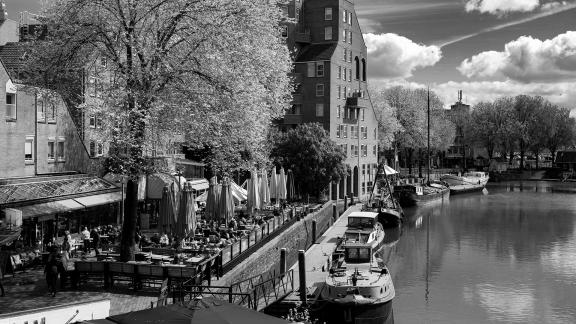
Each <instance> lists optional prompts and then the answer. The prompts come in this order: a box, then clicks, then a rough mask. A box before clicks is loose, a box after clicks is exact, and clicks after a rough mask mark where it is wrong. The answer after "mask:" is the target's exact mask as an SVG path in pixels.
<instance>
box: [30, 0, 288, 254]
mask: <svg viewBox="0 0 576 324" xmlns="http://www.w3.org/2000/svg"><path fill="white" fill-rule="evenodd" d="M46 17H47V18H46V19H45V21H44V23H45V24H47V26H48V36H47V39H46V40H44V41H40V42H37V43H36V44H35V45H34V53H33V55H30V57H31V58H32V60H33V61H32V62H30V64H29V65H28V66H29V67H30V75H31V76H32V78H34V80H35V84H37V85H41V86H46V87H48V88H57V89H58V90H60V91H65V88H66V84H65V83H62V82H59V81H61V80H62V78H63V77H65V76H69V75H70V74H73V73H77V71H79V70H82V69H83V68H84V67H85V66H86V64H87V63H88V61H89V60H90V59H93V58H94V57H98V58H103V59H106V61H107V62H108V63H107V65H108V71H109V75H108V76H107V77H106V82H105V84H104V85H103V87H102V97H103V99H102V101H103V104H102V105H99V107H98V109H100V110H102V111H103V113H104V114H105V116H106V118H105V120H107V121H108V123H107V124H106V125H105V126H107V130H108V132H109V138H110V139H111V141H112V143H113V144H114V147H115V149H114V150H111V152H110V154H109V155H110V163H109V165H110V166H111V168H112V169H113V170H114V171H115V172H117V173H121V174H124V175H126V176H128V178H129V181H128V185H127V194H126V208H125V216H124V224H123V231H122V244H121V259H122V260H123V261H126V260H130V259H133V258H134V247H135V245H134V233H135V225H136V218H137V210H136V206H137V191H138V190H137V189H138V188H137V186H138V184H137V177H138V176H140V175H141V174H143V173H146V172H149V171H150V170H149V168H150V167H151V166H150V165H149V163H148V162H147V159H146V156H147V154H146V151H147V150H148V149H149V148H150V147H151V146H152V145H153V144H156V143H160V144H162V143H170V139H172V138H173V137H175V136H177V135H183V136H184V137H185V138H186V143H185V144H186V145H187V146H189V147H204V146H206V145H207V146H209V147H211V148H213V150H214V151H215V152H218V154H217V155H216V158H215V161H214V162H216V164H217V163H218V162H221V164H220V167H221V169H225V168H230V167H231V166H230V165H228V164H225V163H224V162H225V161H228V159H229V158H230V157H231V156H234V157H235V158H236V159H237V161H242V160H243V158H242V157H239V155H240V152H243V151H249V152H251V153H253V156H258V155H259V153H258V152H259V151H260V150H261V148H262V147H263V145H264V144H263V143H264V142H265V134H266V133H267V129H268V127H269V125H270V121H271V119H272V118H275V117H279V116H280V115H281V114H282V112H283V109H284V108H285V107H287V106H288V102H289V98H290V97H289V96H290V92H291V89H290V88H291V87H290V80H289V78H288V73H289V71H290V70H291V61H290V57H289V52H288V49H287V48H286V46H285V44H284V41H283V40H282V39H281V37H280V32H281V31H280V26H279V22H280V20H281V19H283V18H282V11H281V8H280V7H279V6H278V5H277V2H276V1H274V0H272V1H270V0H226V1H224V0H213V1H205V0H57V1H55V4H54V5H53V6H52V7H51V8H50V9H49V10H48V12H47V13H46ZM239 147H240V148H241V150H238V148H239Z"/></svg>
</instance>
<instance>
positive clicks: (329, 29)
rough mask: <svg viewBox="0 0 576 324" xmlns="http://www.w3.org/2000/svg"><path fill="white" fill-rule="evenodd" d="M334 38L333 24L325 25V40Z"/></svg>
mask: <svg viewBox="0 0 576 324" xmlns="http://www.w3.org/2000/svg"><path fill="white" fill-rule="evenodd" d="M331 39H332V26H327V27H324V40H331Z"/></svg>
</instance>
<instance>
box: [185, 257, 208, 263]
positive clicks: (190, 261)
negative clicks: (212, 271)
mask: <svg viewBox="0 0 576 324" xmlns="http://www.w3.org/2000/svg"><path fill="white" fill-rule="evenodd" d="M204 259H206V257H205V256H196V257H191V258H188V259H186V260H185V261H186V262H187V263H200V262H201V261H202V260H204Z"/></svg>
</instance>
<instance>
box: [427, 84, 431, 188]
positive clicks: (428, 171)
mask: <svg viewBox="0 0 576 324" xmlns="http://www.w3.org/2000/svg"><path fill="white" fill-rule="evenodd" d="M427 173H428V185H430V86H428V169H427Z"/></svg>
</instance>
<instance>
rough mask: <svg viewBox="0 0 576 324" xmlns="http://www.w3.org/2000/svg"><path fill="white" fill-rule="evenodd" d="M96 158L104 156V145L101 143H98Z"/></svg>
mask: <svg viewBox="0 0 576 324" xmlns="http://www.w3.org/2000/svg"><path fill="white" fill-rule="evenodd" d="M97 153H98V156H102V155H103V154H104V145H103V144H102V143H98V152H97Z"/></svg>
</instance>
